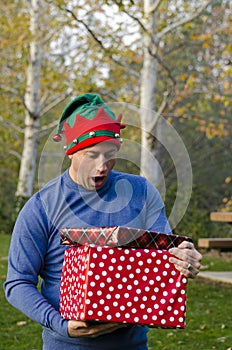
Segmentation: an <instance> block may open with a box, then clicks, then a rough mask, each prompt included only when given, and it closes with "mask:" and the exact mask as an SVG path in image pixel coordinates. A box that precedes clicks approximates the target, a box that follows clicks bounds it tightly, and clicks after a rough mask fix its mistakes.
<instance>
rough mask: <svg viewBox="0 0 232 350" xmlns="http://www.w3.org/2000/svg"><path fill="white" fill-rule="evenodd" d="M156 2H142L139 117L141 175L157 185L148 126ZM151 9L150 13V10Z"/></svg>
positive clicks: (151, 116) (152, 108) (152, 100)
mask: <svg viewBox="0 0 232 350" xmlns="http://www.w3.org/2000/svg"><path fill="white" fill-rule="evenodd" d="M154 5H155V6H154ZM157 6H158V2H157V1H155V2H154V0H144V27H145V28H146V32H144V36H143V43H144V57H143V68H142V73H141V97H140V108H141V110H140V115H141V127H142V136H141V137H142V139H141V143H142V150H141V174H142V175H143V176H145V177H146V178H147V179H149V180H150V181H151V182H152V183H153V184H154V185H157V183H158V180H159V177H160V176H159V175H160V170H159V166H158V163H157V160H156V158H155V155H154V147H153V142H154V140H153V137H152V135H151V131H152V130H150V125H151V124H152V123H153V122H154V113H155V112H154V111H155V108H156V106H155V87H156V80H157V59H156V58H155V54H156V47H155V44H154V43H155V40H154V38H153V34H152V33H154V31H155V27H156V14H155V11H154V7H155V8H156V7H157ZM151 9H153V11H152V12H151V11H150V10H151Z"/></svg>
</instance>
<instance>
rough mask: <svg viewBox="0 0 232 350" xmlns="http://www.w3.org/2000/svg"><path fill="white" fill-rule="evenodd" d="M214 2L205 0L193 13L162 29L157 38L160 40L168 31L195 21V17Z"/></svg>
mask: <svg viewBox="0 0 232 350" xmlns="http://www.w3.org/2000/svg"><path fill="white" fill-rule="evenodd" d="M211 2H213V0H207V1H205V2H204V3H203V4H202V5H201V6H200V7H199V9H198V10H197V11H196V12H194V13H192V14H189V15H188V16H187V17H185V18H183V19H182V20H180V21H177V22H174V23H172V24H171V25H170V26H168V27H166V28H165V29H164V30H162V31H161V32H160V33H158V34H156V38H157V39H158V40H160V39H161V38H162V37H163V36H165V35H166V34H167V33H169V32H171V31H172V30H173V29H175V28H177V27H180V26H181V25H183V24H185V23H188V22H191V21H193V20H194V19H195V18H197V17H198V16H199V15H200V14H201V12H202V11H204V10H205V8H206V7H207V6H208V5H209V4H210V3H211Z"/></svg>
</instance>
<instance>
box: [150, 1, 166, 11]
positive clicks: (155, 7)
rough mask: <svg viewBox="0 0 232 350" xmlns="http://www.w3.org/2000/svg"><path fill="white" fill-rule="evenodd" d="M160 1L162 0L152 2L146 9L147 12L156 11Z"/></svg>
mask: <svg viewBox="0 0 232 350" xmlns="http://www.w3.org/2000/svg"><path fill="white" fill-rule="evenodd" d="M162 2H163V0H156V1H155V2H154V4H153V5H152V6H151V7H150V8H149V9H148V13H152V12H155V11H157V10H158V8H159V6H160V5H161V3H162Z"/></svg>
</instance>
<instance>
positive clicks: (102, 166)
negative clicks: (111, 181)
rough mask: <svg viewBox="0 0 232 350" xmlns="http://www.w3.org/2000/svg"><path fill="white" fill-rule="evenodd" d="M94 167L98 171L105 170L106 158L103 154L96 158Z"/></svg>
mask: <svg viewBox="0 0 232 350" xmlns="http://www.w3.org/2000/svg"><path fill="white" fill-rule="evenodd" d="M96 168H97V171H99V172H103V171H105V170H107V160H106V158H105V157H104V156H101V157H99V158H98V160H97V164H96Z"/></svg>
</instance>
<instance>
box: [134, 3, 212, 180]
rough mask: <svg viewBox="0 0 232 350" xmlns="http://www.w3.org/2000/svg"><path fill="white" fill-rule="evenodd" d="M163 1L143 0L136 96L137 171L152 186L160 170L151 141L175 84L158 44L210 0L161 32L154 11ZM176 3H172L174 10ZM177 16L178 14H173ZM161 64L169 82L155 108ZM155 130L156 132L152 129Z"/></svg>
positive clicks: (157, 150) (154, 145)
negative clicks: (138, 129) (138, 124)
mask: <svg viewBox="0 0 232 350" xmlns="http://www.w3.org/2000/svg"><path fill="white" fill-rule="evenodd" d="M162 2H164V1H163V0H144V17H143V24H144V30H143V47H144V49H143V68H142V71H141V88H140V91H141V95H140V108H141V126H142V142H141V143H142V148H141V172H142V174H143V175H144V176H146V177H147V178H148V179H149V180H150V181H151V182H153V184H155V185H158V184H159V179H160V177H161V176H160V167H159V162H158V158H160V157H159V147H156V143H155V142H154V137H153V136H155V134H156V136H157V137H158V139H159V135H157V133H159V132H162V131H161V125H160V126H159V125H158V124H159V118H160V116H161V115H162V113H163V112H164V110H165V108H166V107H167V103H168V98H169V96H170V95H171V93H172V88H173V85H175V83H176V82H175V79H174V78H173V77H172V73H171V72H170V71H169V69H168V67H167V65H166V64H165V61H162V60H161V59H160V58H159V45H160V42H161V41H162V39H163V37H164V36H166V35H167V34H168V33H170V32H172V31H174V30H176V29H177V28H178V27H180V26H183V25H184V24H185V23H188V22H191V21H193V20H194V19H195V18H197V17H198V16H200V14H201V13H202V12H203V11H204V9H205V8H206V7H207V6H208V5H209V4H210V3H212V2H213V1H212V0H206V1H203V2H201V4H200V5H199V6H198V7H197V8H196V9H195V11H194V12H190V13H185V15H184V16H183V18H178V16H176V19H175V20H174V21H173V22H172V23H170V24H169V25H167V26H166V27H165V28H164V29H163V30H160V29H159V28H158V27H157V10H158V8H159V6H161V4H162ZM177 6H178V3H176V10H177ZM177 13H178V11H177ZM158 63H159V64H161V66H162V67H163V69H165V70H167V72H168V76H169V80H170V81H171V87H170V88H169V90H167V91H164V94H163V100H162V102H161V104H160V106H158V108H157V107H156V103H155V101H156V98H155V96H156V86H157V74H158V68H157V65H158ZM155 129H156V130H155ZM151 154H153V155H154V162H153V163H151V161H150V159H151Z"/></svg>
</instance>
